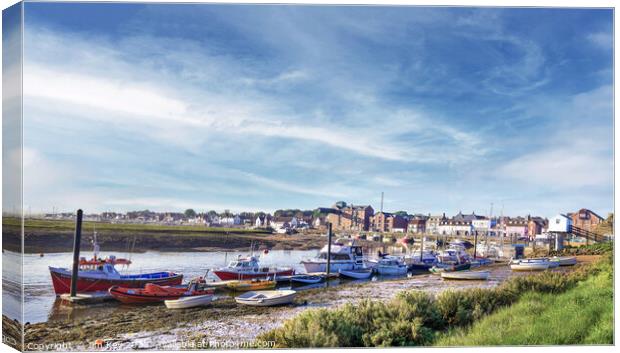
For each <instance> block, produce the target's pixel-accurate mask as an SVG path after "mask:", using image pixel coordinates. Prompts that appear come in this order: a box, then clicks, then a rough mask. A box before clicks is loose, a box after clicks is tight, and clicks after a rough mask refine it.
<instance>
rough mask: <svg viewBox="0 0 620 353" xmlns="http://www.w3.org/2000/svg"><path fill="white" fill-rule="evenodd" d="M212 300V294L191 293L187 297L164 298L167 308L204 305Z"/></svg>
mask: <svg viewBox="0 0 620 353" xmlns="http://www.w3.org/2000/svg"><path fill="white" fill-rule="evenodd" d="M212 300H213V294H205V295H193V296H189V297H181V298H179V299H176V300H174V299H173V300H165V301H164V304H166V308H168V309H188V308H195V307H198V306H204V305H207V304H209V303H211V301H212Z"/></svg>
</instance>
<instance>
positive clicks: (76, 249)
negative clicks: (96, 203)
mask: <svg viewBox="0 0 620 353" xmlns="http://www.w3.org/2000/svg"><path fill="white" fill-rule="evenodd" d="M81 241H82V210H81V209H79V210H77V218H76V219H75V236H74V238H73V268H72V272H71V296H72V297H75V296H76V295H77V282H78V271H79V265H80V243H81Z"/></svg>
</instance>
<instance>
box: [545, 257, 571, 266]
mask: <svg viewBox="0 0 620 353" xmlns="http://www.w3.org/2000/svg"><path fill="white" fill-rule="evenodd" d="M551 262H557V263H558V264H559V266H573V265H576V264H577V258H576V257H574V256H561V257H558V256H554V257H552V258H551Z"/></svg>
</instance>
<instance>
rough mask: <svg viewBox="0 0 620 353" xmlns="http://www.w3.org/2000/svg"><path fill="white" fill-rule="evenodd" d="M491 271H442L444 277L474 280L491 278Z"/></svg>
mask: <svg viewBox="0 0 620 353" xmlns="http://www.w3.org/2000/svg"><path fill="white" fill-rule="evenodd" d="M489 274H490V272H489V271H469V270H467V271H453V272H442V273H441V278H443V279H452V280H470V281H471V280H474V281H476V280H477V281H484V280H487V279H488V278H489Z"/></svg>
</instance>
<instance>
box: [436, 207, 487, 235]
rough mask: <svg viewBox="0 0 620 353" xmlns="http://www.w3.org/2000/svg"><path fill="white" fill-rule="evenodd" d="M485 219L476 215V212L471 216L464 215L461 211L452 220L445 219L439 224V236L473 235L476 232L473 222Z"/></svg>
mask: <svg viewBox="0 0 620 353" xmlns="http://www.w3.org/2000/svg"><path fill="white" fill-rule="evenodd" d="M483 219H484V216H479V215H476V214H475V213H474V212H472V213H471V214H469V215H464V214H463V213H462V212H460V211H459V213H458V214H457V215H456V216H454V217H452V218H450V219H444V220H442V221H441V222H440V223H439V226H438V230H439V234H442V235H456V236H460V235H463V236H468V235H472V234H474V233H475V232H476V230H475V229H474V226H473V222H474V221H476V220H483ZM479 234H480V233H479Z"/></svg>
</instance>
